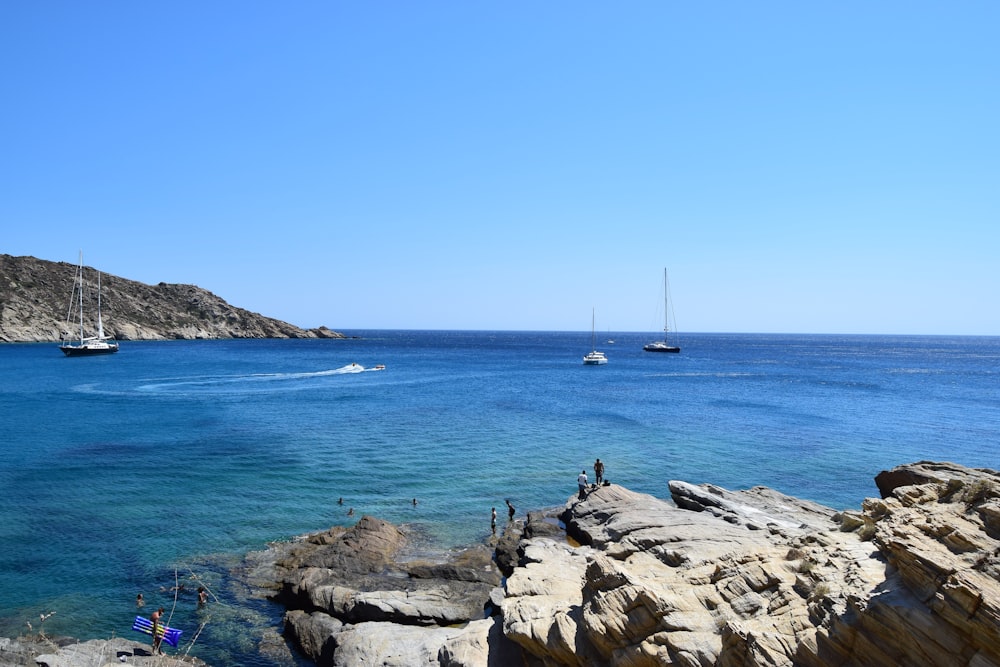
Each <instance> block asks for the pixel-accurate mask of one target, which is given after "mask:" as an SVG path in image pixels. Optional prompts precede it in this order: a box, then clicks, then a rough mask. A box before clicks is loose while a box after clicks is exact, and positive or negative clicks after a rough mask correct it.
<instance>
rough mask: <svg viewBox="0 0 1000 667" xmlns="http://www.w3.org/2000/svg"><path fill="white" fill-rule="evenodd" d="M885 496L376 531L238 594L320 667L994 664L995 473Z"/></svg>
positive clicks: (313, 541)
mask: <svg viewBox="0 0 1000 667" xmlns="http://www.w3.org/2000/svg"><path fill="white" fill-rule="evenodd" d="M876 485H877V487H878V490H879V492H880V495H881V497H878V498H869V499H867V500H865V501H864V503H863V505H862V507H861V509H860V510H857V511H842V512H838V511H835V510H833V509H831V508H827V507H823V506H821V505H817V504H815V503H812V502H808V501H803V500H799V499H796V498H792V497H789V496H786V495H783V494H781V493H778V492H776V491H774V490H771V489H768V488H765V487H754V488H752V489H749V490H745V491H730V490H726V489H723V488H720V487H717V486H714V485H711V484H701V485H695V484H691V483H687V482H681V481H672V482H670V483H669V490H670V495H671V499H670V500H664V499H660V498H655V497H653V496H649V495H645V494H640V493H636V492H633V491H631V490H629V489H627V488H625V487H622V486H618V485H614V484H610V485H604V486H601V487H592V488H591V490H590V492H589V493H588V494H587V496H586V498H584V499H580V498H578V497H577V496H576V494H574V495H573V497H571V498H570V499H569V500H568V501H567V502H566V505H565V506H564V507H563V508H559V509H556V510H551V511H547V512H532V513H529V515H528V517H527V519H526V520H518V521H514V522H511V523H510V524H508V525H507V526H506V528H505V529H504V530H503V531H502V533H501V534H500V535H498V536H497V538H495V539H493V540H491V541H490V543H489V544H483V545H477V546H473V547H470V548H467V549H463V550H456V551H454V552H451V553H450V554H449V555H448V557H446V558H442V559H436V560H433V561H428V560H424V559H421V558H419V557H416V556H415V555H414V554H413V553H411V550H410V545H411V540H410V535H409V534H408V532H407V528H406V527H399V526H394V525H392V524H389V523H387V522H384V521H382V520H380V519H377V518H374V517H369V516H365V517H362V518H361V520H360V521H358V523H357V524H355V525H354V526H351V527H346V528H344V527H337V528H332V529H330V530H326V531H322V532H319V533H315V534H312V535H309V536H306V537H304V538H301V539H298V540H295V541H291V542H284V543H279V544H274V545H271V546H270V547H269V548H268V549H267V550H265V551H261V552H256V553H253V554H250V555H248V557H247V559H246V560H245V562H244V564H243V565H242V566H241V568H240V572H239V573H238V576H239V577H240V578H241V580H242V581H244V582H245V583H246V584H247V585H249V586H251V588H252V589H253V590H254V591H256V594H257V595H260V596H262V597H267V598H270V599H272V600H276V601H278V602H280V603H281V604H282V605H283V606H284V607H285V609H286V610H287V611H286V614H285V629H284V632H285V638H286V640H287V641H288V642H289V643H290V644H291V645H293V646H295V647H296V648H297V649H298V650H299V651H301V653H302V654H303V655H305V656H307V657H308V658H309V659H310V660H312V661H314V662H315V663H316V664H317V665H321V666H326V665H337V666H352V665H372V664H378V665H399V666H404V665H441V666H448V667H458V666H469V667H472V666H487V667H492V666H500V665H525V666H531V667H534V666H545V667H549V666H556V665H573V666H584V665H615V666H625V665H628V666H641V665H685V666H691V667H693V666H695V665H697V666H702V665H719V666H723V667H735V666H763V665H804V666H816V667H818V666H821V665H822V666H829V665H877V666H880V665H885V666H886V667H888V666H890V665H893V666H895V665H968V666H970V667H986V666H990V665H1000V473H997V472H996V471H994V470H989V469H971V468H967V467H963V466H959V465H955V464H951V463H936V462H928V461H921V462H918V463H913V464H907V465H903V466H900V467H897V468H894V469H892V470H889V471H884V472H882V473H880V474H879V475H878V476H877V477H876ZM7 642H8V643H7V644H6V645H5V644H3V643H0V667H3V666H5V665H15V664H16V665H28V664H39V665H42V664H44V665H50V667H55V665H66V666H69V667H72V666H75V665H83V664H87V665H103V664H112V662H111V661H110V660H109V661H108V662H107V663H105V662H98V661H95V660H91V661H90V662H80V661H74V660H73V659H72V657H71V655H70V654H68V653H65V652H66V651H67V649H66V648H63V649H62V651H63V653H60V654H59V656H58V659H53V660H50V661H43V660H41V658H36V659H35V660H36V661H35V662H34V663H29V662H13V661H8V662H5V659H6V657H7V656H8V655H10V652H9V651H8V650H7V649H6V648H5V646H7V647H9V646H10V640H7ZM71 650H76V649H71ZM127 662H129V663H130V664H143V663H140V662H133V660H132V658H131V657H130V658H128V659H127ZM146 664H151V663H146ZM163 664H166V663H163Z"/></svg>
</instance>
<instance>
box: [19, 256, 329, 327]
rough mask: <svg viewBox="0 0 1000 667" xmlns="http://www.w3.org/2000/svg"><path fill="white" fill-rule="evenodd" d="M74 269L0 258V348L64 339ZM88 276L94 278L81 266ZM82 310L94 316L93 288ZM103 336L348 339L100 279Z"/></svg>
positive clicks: (178, 292)
mask: <svg viewBox="0 0 1000 667" xmlns="http://www.w3.org/2000/svg"><path fill="white" fill-rule="evenodd" d="M76 271H77V266H76V265H75V264H68V263H66V262H49V261H46V260H41V259H36V258H35V257H13V256H11V255H0V342H8V343H41V342H55V341H58V340H60V339H61V338H62V337H63V336H64V335H65V334H66V333H67V327H66V322H65V320H66V307H67V303H68V301H69V298H70V295H71V294H72V293H73V283H74V280H75V279H76ZM85 271H86V275H87V276H91V275H96V271H95V270H94V269H90V268H86V269H85ZM87 296H88V301H93V303H89V302H86V301H85V309H86V310H87V312H96V308H97V306H96V300H97V296H96V290H95V291H93V293H88V295H87ZM101 310H102V313H103V320H104V328H105V331H106V332H107V333H109V334H111V335H113V336H114V337H115V338H117V339H118V340H203V339H216V338H345V336H344V335H343V334H341V333H338V332H336V331H332V330H331V329H328V328H327V327H318V328H315V329H302V328H300V327H297V326H295V325H293V324H289V323H287V322H282V321H281V320H276V319H274V318H271V317H265V316H263V315H260V314H258V313H254V312H251V311H249V310H245V309H243V308H237V307H235V306H231V305H230V304H228V303H226V301H225V300H223V299H222V298H220V297H218V296H216V295H215V294H212V293H211V292H209V291H208V290H205V289H202V288H200V287H197V286H195V285H177V284H169V283H162V282H161V283H158V284H156V285H146V284H144V283H140V282H137V281H134V280H128V279H126V278H120V277H118V276H115V275H110V274H103V275H102V277H101Z"/></svg>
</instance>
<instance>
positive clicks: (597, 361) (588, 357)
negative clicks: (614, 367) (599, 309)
mask: <svg viewBox="0 0 1000 667" xmlns="http://www.w3.org/2000/svg"><path fill="white" fill-rule="evenodd" d="M594 323H595V313H594V312H591V314H590V348H591V350H590V352H588V353H587V354H585V355H583V363H584V364H585V365H587V366H599V365H601V364H606V363H608V358H607V357H606V356H604V353H603V352H598V351H597V338H596V334H595V331H594Z"/></svg>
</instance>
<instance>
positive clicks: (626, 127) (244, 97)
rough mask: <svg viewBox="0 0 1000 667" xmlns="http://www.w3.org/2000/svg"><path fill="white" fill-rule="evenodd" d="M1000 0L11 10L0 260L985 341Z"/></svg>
mask: <svg viewBox="0 0 1000 667" xmlns="http://www.w3.org/2000/svg"><path fill="white" fill-rule="evenodd" d="M998 28H1000V3H997V2H995V1H994V0H989V1H986V2H975V1H968V2H965V1H962V2H936V1H935V2H921V1H919V0H918V1H912V0H908V1H906V2H892V1H886V2H860V1H858V2H854V1H847V2H823V3H821V2H801V1H798V0H796V1H794V2H783V1H775V2H743V1H739V2H736V1H733V2H726V1H720V2H713V3H691V2H672V1H667V0H657V1H656V2H625V3H607V2H560V1H553V2H548V1H546V2H516V1H515V2H493V3H489V2H459V1H452V2H432V1H423V0H421V1H410V0H406V1H380V2H336V1H333V0H322V1H316V2H313V1H309V0H297V1H296V2H290V3H279V2H255V1H247V0H239V1H220V0H213V1H211V2H194V1H181V2H134V1H131V0H130V1H128V2H124V1H115V0H109V1H102V2H75V1H74V2H60V1H56V0H46V1H45V2H5V3H0V82H2V83H0V85H2V90H3V95H2V103H0V133H2V135H0V253H6V254H11V255H32V256H35V257H39V258H41V259H47V260H61V261H68V262H75V261H76V259H77V253H78V251H79V250H80V249H82V250H83V252H84V260H85V262H86V263H87V264H88V265H90V266H94V267H96V268H98V269H100V270H102V271H104V272H107V273H111V274H114V275H119V276H123V277H126V278H131V279H135V280H140V281H142V282H145V283H151V284H155V283H158V282H161V281H164V282H174V283H191V284H196V285H199V286H201V287H204V288H206V289H208V290H211V291H212V292H215V293H216V294H218V295H219V296H221V297H222V298H224V299H226V300H227V301H229V302H230V303H232V304H233V305H236V306H240V307H244V308H248V309H250V310H254V311H257V312H260V313H263V314H265V315H269V316H272V317H277V318H280V319H283V320H287V321H289V322H292V323H293V324H297V325H299V326H303V327H313V326H319V325H326V326H329V327H331V328H333V329H364V328H392V329H510V330H569V331H589V329H590V319H591V309H592V308H595V309H596V312H597V328H598V329H599V330H601V331H605V330H612V331H651V332H652V331H656V330H657V329H659V328H661V327H662V320H661V318H662V314H661V313H662V304H661V302H660V299H661V296H660V295H661V290H662V287H661V282H662V275H663V269H664V267H665V268H667V269H668V271H669V273H670V286H671V293H672V297H673V303H674V312H675V313H676V315H677V326H678V328H679V329H680V330H681V331H682V332H683V331H690V332H695V331H698V332H803V333H901V334H910V333H912V334H987V335H1000V304H998V300H1000V298H998V295H1000V268H998V264H1000V263H998V259H997V258H998V254H1000V224H998V223H1000V203H998V202H1000V140H998V137H1000V40H998V39H997V33H998Z"/></svg>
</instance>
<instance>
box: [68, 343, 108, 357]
mask: <svg viewBox="0 0 1000 667" xmlns="http://www.w3.org/2000/svg"><path fill="white" fill-rule="evenodd" d="M59 349H60V350H62V353H63V354H65V355H66V356H67V357H92V356H94V355H98V354H114V353H115V352H117V351H118V344H117V343H115V344H113V345H109V344H105V345H60V346H59Z"/></svg>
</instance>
